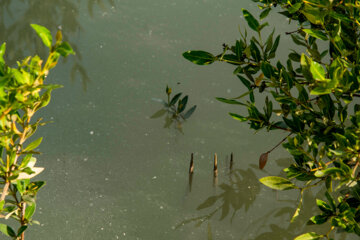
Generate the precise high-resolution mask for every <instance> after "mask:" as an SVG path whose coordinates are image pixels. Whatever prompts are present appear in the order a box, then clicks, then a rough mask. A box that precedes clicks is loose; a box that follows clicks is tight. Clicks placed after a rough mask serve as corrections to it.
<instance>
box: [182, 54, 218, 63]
mask: <svg viewBox="0 0 360 240" xmlns="http://www.w3.org/2000/svg"><path fill="white" fill-rule="evenodd" d="M183 56H184V58H186V59H187V60H189V61H190V62H192V63H195V64H198V65H207V64H211V63H213V62H214V61H215V59H216V58H215V56H214V55H212V54H211V53H208V52H204V51H187V52H184V53H183Z"/></svg>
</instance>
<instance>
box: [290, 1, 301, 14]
mask: <svg viewBox="0 0 360 240" xmlns="http://www.w3.org/2000/svg"><path fill="white" fill-rule="evenodd" d="M301 6H302V2H298V3H295V4H294V5H292V6H291V7H289V8H288V11H289V13H291V14H293V13H295V12H297V11H298V10H299V9H300V8H301Z"/></svg>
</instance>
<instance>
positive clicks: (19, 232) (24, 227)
mask: <svg viewBox="0 0 360 240" xmlns="http://www.w3.org/2000/svg"><path fill="white" fill-rule="evenodd" d="M27 227H28V226H26V225H25V226H21V227H20V228H19V229H18V233H17V237H20V236H21V234H22V233H23V232H24V231H25V230H26V229H27Z"/></svg>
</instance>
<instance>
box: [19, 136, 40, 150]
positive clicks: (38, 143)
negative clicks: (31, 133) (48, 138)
mask: <svg viewBox="0 0 360 240" xmlns="http://www.w3.org/2000/svg"><path fill="white" fill-rule="evenodd" d="M42 139H43V138H42V137H40V138H38V139H36V140H35V141H33V142H32V143H30V144H29V145H28V146H27V147H26V148H25V149H24V152H29V151H31V150H33V149H35V148H37V147H38V146H39V145H40V143H41V141H42Z"/></svg>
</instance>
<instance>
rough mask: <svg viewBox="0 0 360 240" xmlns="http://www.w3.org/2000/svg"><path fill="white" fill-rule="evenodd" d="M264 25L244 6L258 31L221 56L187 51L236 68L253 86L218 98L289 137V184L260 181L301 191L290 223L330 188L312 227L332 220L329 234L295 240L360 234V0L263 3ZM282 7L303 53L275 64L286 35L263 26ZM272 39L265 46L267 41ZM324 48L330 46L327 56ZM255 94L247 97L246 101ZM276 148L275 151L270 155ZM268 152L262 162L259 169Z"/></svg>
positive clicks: (256, 124)
mask: <svg viewBox="0 0 360 240" xmlns="http://www.w3.org/2000/svg"><path fill="white" fill-rule="evenodd" d="M255 2H258V3H259V8H260V9H262V11H261V13H260V17H259V18H260V21H259V19H258V18H256V17H255V16H253V15H252V14H251V13H250V12H249V11H247V10H245V9H242V12H243V15H244V18H245V20H246V22H247V24H248V26H249V28H250V29H251V31H252V32H254V36H252V37H248V34H247V31H246V30H245V31H243V32H241V38H240V39H239V40H237V41H236V42H235V43H234V44H233V45H232V46H229V45H224V47H223V51H222V53H221V54H219V55H213V54H211V53H208V52H205V51H187V52H185V53H184V54H183V56H184V57H185V58H186V59H188V60H189V61H191V62H193V63H195V64H199V65H207V64H211V63H213V62H215V61H220V62H226V63H230V64H232V65H234V66H235V67H236V69H235V70H234V74H235V75H236V76H237V77H238V79H239V80H240V81H241V82H242V84H243V85H244V86H245V88H246V89H247V90H246V92H245V93H243V94H241V95H240V96H239V97H235V98H230V99H227V98H217V99H218V100H219V101H221V102H224V103H228V104H237V105H240V106H243V107H245V108H246V109H247V112H248V115H247V116H242V115H239V114H237V113H230V115H231V117H233V118H234V119H236V120H239V121H241V122H248V123H249V125H250V128H252V129H254V130H256V131H258V130H260V129H266V130H267V131H273V130H278V131H279V130H280V131H284V132H288V133H289V135H288V136H287V137H286V138H285V139H284V140H283V141H281V143H283V147H284V148H286V149H287V150H288V152H289V153H290V154H291V155H292V156H293V159H294V163H293V164H291V165H290V166H289V167H287V168H286V169H284V172H285V173H286V179H285V178H280V177H271V176H270V177H265V178H262V179H260V181H261V182H262V183H263V184H265V185H266V186H268V187H270V188H273V189H277V190H287V189H297V190H299V192H300V196H301V198H300V203H299V206H298V208H297V209H296V211H295V214H294V216H293V218H292V220H291V221H294V220H295V219H296V217H297V216H298V215H299V211H300V208H301V205H302V196H303V192H304V191H305V190H306V189H309V188H311V187H315V186H319V185H320V186H325V187H326V192H325V195H324V197H323V199H317V200H316V204H317V206H318V207H319V209H320V210H321V213H320V214H319V215H315V216H313V217H312V218H311V219H310V220H309V224H323V223H325V222H329V223H330V225H331V227H330V230H329V231H328V232H327V233H324V234H317V233H314V232H309V233H304V234H302V235H300V236H298V237H297V238H296V239H298V240H300V239H303V240H304V239H324V238H326V239H330V233H331V232H332V230H334V229H337V230H338V231H346V232H348V233H355V234H356V235H358V236H360V226H359V222H360V186H359V183H360V174H359V170H358V166H359V161H360V105H359V104H357V103H356V102H357V101H356V99H357V98H359V97H360V85H359V82H360V41H359V40H358V39H359V34H360V32H359V30H360V2H359V1H354V0H345V1H339V0H307V1H300V0H286V1H285V0H256V1H255ZM277 6H280V8H281V12H280V14H282V15H284V16H285V17H286V18H287V19H288V20H289V21H290V22H295V23H296V24H297V29H295V30H294V31H292V32H287V33H286V36H289V35H290V36H289V37H291V39H292V41H293V42H294V43H295V44H296V45H298V49H301V51H295V50H291V51H290V53H289V55H288V59H287V60H286V61H285V62H284V61H280V60H276V51H277V49H278V46H279V44H280V35H278V36H276V37H275V35H274V34H275V31H272V32H271V33H270V34H269V35H268V36H267V37H266V39H265V38H264V36H263V35H262V32H263V29H264V28H265V27H266V26H268V25H269V24H268V23H267V22H262V20H263V19H264V18H266V16H267V15H268V14H269V13H270V12H271V11H272V10H273V9H274V8H275V7H277ZM264 40H265V41H264ZM321 48H324V49H323V50H322V51H321V50H320V49H321ZM257 94H266V99H265V104H264V107H263V109H262V110H261V109H259V107H258V106H256V101H255V99H256V98H255V97H256V95H257ZM245 97H248V98H249V99H248V100H242V101H241V100H240V99H244V98H245ZM271 151H272V150H271ZM271 151H268V152H266V153H265V154H263V155H262V156H261V157H260V167H261V168H262V167H264V166H265V163H266V161H267V155H268V154H269V153H270V152H271Z"/></svg>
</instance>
